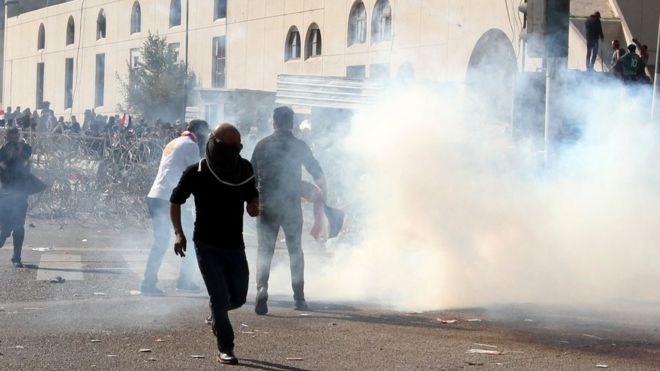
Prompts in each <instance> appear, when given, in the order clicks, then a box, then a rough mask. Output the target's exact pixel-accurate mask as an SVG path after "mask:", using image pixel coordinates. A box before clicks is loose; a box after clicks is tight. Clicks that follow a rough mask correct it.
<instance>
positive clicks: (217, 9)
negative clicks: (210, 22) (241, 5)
mask: <svg viewBox="0 0 660 371" xmlns="http://www.w3.org/2000/svg"><path fill="white" fill-rule="evenodd" d="M221 18H227V0H215V3H214V7H213V19H214V20H215V19H221Z"/></svg>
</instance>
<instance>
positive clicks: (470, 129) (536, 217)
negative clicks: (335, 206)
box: [306, 84, 660, 310]
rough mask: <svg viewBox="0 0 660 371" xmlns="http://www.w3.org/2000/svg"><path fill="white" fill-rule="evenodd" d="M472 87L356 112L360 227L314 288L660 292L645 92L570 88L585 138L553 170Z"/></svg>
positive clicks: (357, 292)
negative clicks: (495, 117) (477, 109)
mask: <svg viewBox="0 0 660 371" xmlns="http://www.w3.org/2000/svg"><path fill="white" fill-rule="evenodd" d="M585 91H586V92H588V93H587V94H584V92H585ZM461 97H462V95H461V94H444V93H437V92H435V91H432V90H430V89H427V88H423V87H408V88H406V89H401V90H400V91H396V92H394V93H393V94H391V95H389V96H387V97H386V98H384V99H383V100H382V102H380V103H379V104H377V105H374V106H372V107H370V108H368V109H365V110H364V111H362V112H360V113H359V114H358V115H356V116H355V118H354V120H353V123H352V131H351V132H350V135H349V138H348V140H347V141H346V143H345V144H346V151H348V152H349V153H350V157H351V163H353V164H358V165H357V167H359V168H360V171H359V172H355V173H354V174H345V176H347V177H350V178H351V180H352V190H351V191H352V192H353V193H354V194H356V195H357V199H358V202H359V204H360V205H361V207H362V208H363V210H361V212H360V213H358V215H359V218H357V219H359V221H358V225H359V228H360V229H361V231H360V236H361V237H360V238H359V239H357V240H355V241H351V242H346V241H340V242H337V243H335V244H334V245H333V246H331V247H330V248H331V249H332V251H333V254H332V257H331V258H330V259H329V260H325V259H323V260H315V259H312V260H311V261H309V263H308V268H307V275H308V279H307V280H306V281H307V287H308V292H309V295H310V297H316V298H324V299H342V300H369V301H372V302H373V301H376V302H378V303H380V304H384V305H388V306H393V307H395V308H399V309H415V310H423V309H441V308H448V307H458V306H474V305H490V304H498V303H522V302H525V303H529V302H532V303H542V304H574V305H591V304H595V303H601V302H609V301H614V300H647V299H650V298H653V297H655V298H656V299H657V297H658V294H657V283H658V282H659V279H660V274H659V273H658V269H657V267H656V262H657V261H658V257H659V255H660V253H659V252H658V250H659V249H658V248H657V246H656V244H657V241H660V228H658V224H659V223H660V195H659V191H658V190H659V189H660V177H659V175H658V172H657V171H654V169H653V164H654V163H655V160H656V159H658V158H660V146H659V145H658V144H659V143H658V130H657V128H656V127H655V126H653V125H652V124H651V123H650V122H648V120H647V116H648V113H647V112H648V110H647V108H648V105H646V104H640V103H641V100H640V98H639V95H638V94H633V93H630V92H629V91H628V90H625V89H623V88H622V87H621V86H619V85H614V84H613V85H602V86H598V85H594V86H588V87H584V90H583V91H582V92H581V93H580V94H577V93H575V94H574V95H573V94H571V95H569V96H568V99H567V102H570V104H571V106H570V107H567V111H570V112H572V113H573V114H576V115H579V117H573V119H576V120H577V121H579V122H581V125H582V126H581V132H582V135H581V136H580V139H579V140H577V141H576V142H574V143H571V144H566V145H563V146H561V147H560V148H557V151H556V155H555V156H554V157H552V158H551V159H550V161H549V163H548V164H547V165H545V166H544V164H543V161H542V154H541V153H539V148H537V147H535V146H533V145H531V144H527V143H526V142H525V141H516V142H514V141H512V140H511V135H510V130H509V128H508V127H503V126H502V125H501V124H500V123H494V122H489V121H488V120H487V119H486V120H483V119H478V118H477V117H476V116H475V115H472V114H471V112H473V110H471V109H470V105H469V104H466V103H465V102H463V101H462V98H461ZM479 117H482V116H479ZM349 228H350V226H349ZM308 260H310V259H309V258H308ZM654 295H655V296H654Z"/></svg>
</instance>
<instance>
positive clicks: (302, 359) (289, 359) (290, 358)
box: [286, 357, 305, 361]
mask: <svg viewBox="0 0 660 371" xmlns="http://www.w3.org/2000/svg"><path fill="white" fill-rule="evenodd" d="M286 360H287V361H304V360H305V359H304V358H302V357H286Z"/></svg>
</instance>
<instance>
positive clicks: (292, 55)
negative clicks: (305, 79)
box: [284, 26, 300, 61]
mask: <svg viewBox="0 0 660 371" xmlns="http://www.w3.org/2000/svg"><path fill="white" fill-rule="evenodd" d="M292 59H300V32H298V29H297V28H296V26H292V27H291V28H290V29H289V33H288V35H287V37H286V48H285V55H284V60H287V61H288V60H292Z"/></svg>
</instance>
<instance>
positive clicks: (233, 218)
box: [170, 124, 259, 364]
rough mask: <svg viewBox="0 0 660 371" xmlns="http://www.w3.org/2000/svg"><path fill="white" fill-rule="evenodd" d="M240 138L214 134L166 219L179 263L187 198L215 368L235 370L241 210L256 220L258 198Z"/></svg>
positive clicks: (241, 293) (242, 266)
mask: <svg viewBox="0 0 660 371" xmlns="http://www.w3.org/2000/svg"><path fill="white" fill-rule="evenodd" d="M242 148H243V146H242V144H241V135H240V133H239V131H238V130H237V129H236V128H235V127H234V126H232V125H230V124H222V125H219V126H218V127H216V128H215V129H214V131H213V132H212V133H211V135H210V136H209V139H208V142H207V144H206V158H205V159H202V160H200V162H199V163H198V164H196V165H193V166H190V167H188V168H187V169H186V170H185V171H184V173H183V175H182V176H181V179H180V180H179V184H178V185H177V186H176V188H174V190H173V191H172V196H171V198H170V205H171V206H170V214H171V219H172V224H173V226H174V234H175V243H174V252H175V253H176V254H177V255H179V256H181V257H184V256H185V253H186V244H187V242H186V236H185V235H184V232H183V228H182V225H181V205H182V204H184V203H185V202H186V200H187V199H188V197H190V195H191V194H192V195H193V196H194V199H195V210H196V220H195V229H194V232H193V241H194V243H195V252H196V254H197V262H198V263H199V269H200V271H201V273H202V278H203V279H204V283H205V284H206V288H207V290H208V293H209V296H210V298H211V299H210V302H211V311H212V314H213V316H212V317H213V323H212V326H213V333H214V334H215V335H216V337H217V343H218V350H219V354H218V362H220V363H224V364H238V359H237V358H236V356H235V355H234V330H233V328H232V326H231V323H230V321H229V316H228V311H229V310H232V309H236V308H239V307H241V306H242V305H243V304H245V301H246V297H247V292H248V282H249V271H248V263H247V258H246V256H245V243H244V241H243V205H244V204H245V203H247V205H246V206H245V209H246V210H247V212H248V214H249V215H250V216H252V217H256V216H257V215H259V193H258V191H257V188H256V183H255V179H254V172H253V170H252V165H251V164H250V162H249V161H247V160H245V159H243V158H242V157H241V155H240V152H241V149H242Z"/></svg>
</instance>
